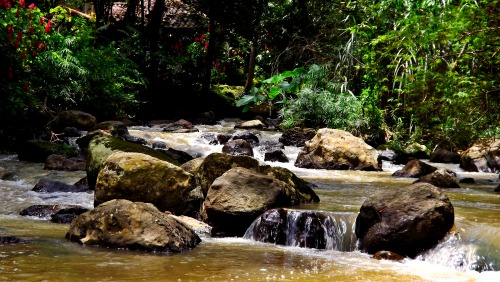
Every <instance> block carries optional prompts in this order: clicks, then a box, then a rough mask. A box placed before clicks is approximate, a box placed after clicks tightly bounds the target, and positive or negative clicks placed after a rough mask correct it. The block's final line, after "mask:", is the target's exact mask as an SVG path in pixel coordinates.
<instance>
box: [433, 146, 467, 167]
mask: <svg viewBox="0 0 500 282" xmlns="http://www.w3.org/2000/svg"><path fill="white" fill-rule="evenodd" d="M429 161H430V162H432V163H453V164H459V163H460V154H459V153H455V152H451V151H448V150H444V149H437V150H435V151H434V152H432V154H431V158H430V160H429Z"/></svg>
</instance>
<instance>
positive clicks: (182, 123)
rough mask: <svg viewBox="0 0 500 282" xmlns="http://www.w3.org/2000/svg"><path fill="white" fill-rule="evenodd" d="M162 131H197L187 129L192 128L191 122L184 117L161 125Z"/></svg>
mask: <svg viewBox="0 0 500 282" xmlns="http://www.w3.org/2000/svg"><path fill="white" fill-rule="evenodd" d="M161 127H162V128H163V131H164V132H177V133H183V132H184V133H188V132H197V131H189V130H191V129H194V127H193V124H192V123H191V122H189V121H187V120H185V119H180V120H178V121H175V122H172V123H170V124H167V125H162V126H161Z"/></svg>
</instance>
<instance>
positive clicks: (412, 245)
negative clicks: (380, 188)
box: [356, 183, 454, 258]
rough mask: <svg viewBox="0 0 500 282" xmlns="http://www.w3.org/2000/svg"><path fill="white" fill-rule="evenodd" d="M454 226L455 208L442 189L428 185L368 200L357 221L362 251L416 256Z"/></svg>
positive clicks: (415, 185)
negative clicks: (383, 251)
mask: <svg viewBox="0 0 500 282" xmlns="http://www.w3.org/2000/svg"><path fill="white" fill-rule="evenodd" d="M453 224H454V209H453V205H452V204H451V202H450V200H449V199H448V197H447V196H446V195H445V194H443V193H442V192H441V190H440V189H439V188H437V187H435V186H433V185H430V184H427V183H417V184H412V185H410V186H407V187H403V188H399V189H396V190H389V191H384V192H381V193H379V194H376V195H374V196H372V197H370V198H369V199H367V200H366V201H365V202H364V203H363V205H362V206H361V209H360V213H359V215H358V217H357V218H356V236H357V237H358V239H359V243H360V244H359V247H360V250H362V251H364V252H367V253H369V254H374V253H376V252H378V251H382V250H385V251H391V252H395V253H398V254H400V255H403V256H408V257H412V258H413V257H415V256H416V255H417V254H418V253H420V252H422V251H424V250H427V249H429V248H431V247H433V246H434V245H435V244H437V243H438V242H439V240H441V239H442V238H443V237H444V236H445V235H446V234H447V233H448V231H450V229H451V228H452V227H453Z"/></svg>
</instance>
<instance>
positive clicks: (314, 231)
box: [244, 208, 356, 251]
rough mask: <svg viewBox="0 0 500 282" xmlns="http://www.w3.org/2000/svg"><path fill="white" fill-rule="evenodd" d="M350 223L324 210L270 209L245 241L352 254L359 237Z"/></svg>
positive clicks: (246, 233)
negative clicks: (349, 252)
mask: <svg viewBox="0 0 500 282" xmlns="http://www.w3.org/2000/svg"><path fill="white" fill-rule="evenodd" d="M349 220H350V219H347V220H344V219H343V218H341V217H339V216H336V215H334V214H333V213H331V212H325V211H311V210H293V209H288V208H278V209H271V210H268V211H266V212H265V213H263V214H262V215H261V216H259V217H258V218H257V219H256V220H255V221H254V222H253V223H252V225H251V226H250V227H249V228H248V229H247V231H246V232H245V235H244V238H246V239H252V240H255V241H258V242H265V243H272V244H277V245H285V246H295V247H303V248H316V249H328V250H338V251H353V250H354V249H355V248H356V237H355V236H354V230H352V228H351V227H352V224H350V223H349Z"/></svg>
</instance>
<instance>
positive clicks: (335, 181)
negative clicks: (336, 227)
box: [0, 120, 500, 281]
mask: <svg viewBox="0 0 500 282" xmlns="http://www.w3.org/2000/svg"><path fill="white" fill-rule="evenodd" d="M233 126H234V121H231V120H228V121H222V122H221V123H219V124H218V125H215V126H200V127H199V129H200V132H197V133H184V134H175V133H163V132H153V131H146V130H145V128H140V127H137V128H130V129H129V130H130V133H131V134H132V135H134V136H139V137H143V138H145V139H148V140H150V141H151V140H154V141H161V142H164V143H166V145H167V147H171V148H174V149H179V150H184V151H187V152H188V153H190V154H191V155H193V156H206V155H208V154H210V153H211V152H220V150H221V146H212V145H209V144H208V141H206V140H204V139H203V138H201V135H202V134H206V133H210V132H214V133H218V132H227V131H229V130H231V129H232V127H233ZM279 136H280V134H279V133H276V132H261V135H260V136H259V138H260V139H261V142H262V141H266V140H268V141H270V140H277V139H278V138H279ZM299 150H300V149H298V148H293V147H287V148H286V150H285V152H286V154H287V156H288V157H289V159H291V160H292V161H291V162H290V163H285V164H281V163H268V164H270V165H280V166H284V167H287V168H289V169H291V170H292V171H294V172H295V173H296V174H297V175H298V176H300V177H302V178H304V179H306V180H308V181H310V182H312V183H314V184H316V185H317V188H315V191H316V193H317V194H318V195H319V197H320V199H321V202H320V203H318V204H307V205H301V206H298V207H295V208H297V209H306V210H322V211H327V212H331V213H332V214H333V216H335V217H337V218H338V219H339V220H340V221H342V224H343V226H344V229H343V230H344V231H343V232H345V233H346V234H340V235H339V236H352V234H350V233H349V234H347V233H348V232H350V231H351V230H352V228H353V227H354V220H355V218H356V215H357V213H358V211H359V208H360V206H361V204H362V203H363V201H364V200H365V199H366V198H367V197H369V196H370V195H372V194H373V193H376V192H378V191H382V190H387V189H394V188H398V187H403V186H406V185H408V184H410V183H411V182H413V181H414V180H415V179H401V178H393V177H391V174H392V172H394V171H395V170H397V169H399V168H400V167H401V166H395V165H392V164H389V163H384V171H382V172H361V171H326V170H311V169H299V168H295V167H294V166H293V161H294V160H295V157H296V156H297V154H298V152H299ZM254 152H255V153H256V158H257V159H260V160H262V159H263V157H262V153H261V152H260V151H259V149H258V148H256V149H255V150H254ZM433 165H436V166H439V167H441V168H447V169H451V170H453V171H455V172H456V173H457V176H458V177H459V178H461V177H473V178H474V179H475V180H476V183H475V184H461V186H462V188H461V189H446V190H445V193H446V194H447V195H448V197H449V198H450V200H451V202H452V203H453V205H454V207H455V233H454V234H455V235H454V236H449V238H447V239H445V240H443V242H442V243H440V244H439V245H438V246H436V247H435V248H434V249H432V250H429V251H428V252H426V253H425V254H422V255H421V256H419V257H417V258H416V259H405V260H403V261H402V262H393V261H379V260H375V259H372V258H371V257H370V256H369V255H367V254H364V253H361V252H359V251H356V249H355V246H354V247H353V249H352V250H350V249H349V250H339V249H328V250H316V249H306V248H299V247H293V246H276V245H274V244H266V243H259V242H255V241H252V240H250V239H244V238H208V237H202V243H201V244H200V245H198V246H197V247H196V248H195V249H193V250H190V251H187V252H183V253H180V254H173V255H166V254H154V253H146V252H138V251H127V250H112V249H106V248H100V247H89V246H82V245H78V244H74V243H70V242H68V241H66V240H65V239H64V236H65V234H66V232H67V231H68V225H65V224H55V223H51V222H49V221H48V220H47V219H38V218H31V217H23V216H20V215H19V211H20V210H21V209H23V208H25V207H28V206H30V205H34V204H78V205H81V206H84V207H87V208H92V206H93V195H92V194H89V193H53V194H43V193H36V192H32V191H30V190H31V189H32V188H33V186H34V185H35V184H36V183H37V182H38V180H39V179H40V178H48V179H52V180H60V181H63V182H66V183H68V184H73V183H74V182H76V181H77V180H79V179H80V178H81V177H83V176H84V172H55V171H44V170H43V164H33V163H23V162H19V161H17V156H15V155H3V156H0V174H3V175H5V172H12V173H11V174H10V176H9V177H4V178H5V179H4V180H0V235H2V236H16V237H20V238H22V239H25V240H26V242H25V243H21V244H14V245H2V246H0V280H1V281H387V280H389V281H392V280H396V281H500V193H494V192H493V189H494V187H496V186H497V185H498V184H499V183H500V181H499V179H498V174H491V173H466V172H463V171H461V170H460V169H459V168H458V165H444V164H433ZM341 233H342V232H341ZM334 240H335V238H334ZM485 269H486V271H484V270H485ZM477 270H480V271H477Z"/></svg>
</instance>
